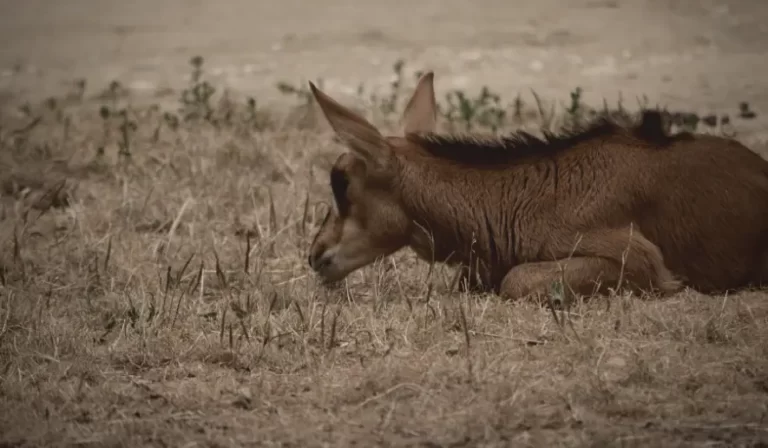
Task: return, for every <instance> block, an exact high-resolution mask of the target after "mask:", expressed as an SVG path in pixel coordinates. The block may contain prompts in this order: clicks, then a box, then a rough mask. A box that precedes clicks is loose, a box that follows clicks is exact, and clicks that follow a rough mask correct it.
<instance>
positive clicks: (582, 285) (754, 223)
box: [309, 85, 768, 298]
mask: <svg viewBox="0 0 768 448" xmlns="http://www.w3.org/2000/svg"><path fill="white" fill-rule="evenodd" d="M429 88H431V85H430V86H429ZM312 90H313V92H314V94H315V97H316V99H317V101H318V103H319V104H320V106H321V108H322V109H323V111H324V113H325V114H326V117H327V118H328V120H329V122H330V123H331V125H332V126H333V127H334V129H335V130H336V132H337V134H338V135H339V136H340V137H341V138H342V140H343V141H345V143H346V144H347V145H348V146H349V148H350V149H351V150H352V151H353V152H351V153H345V154H343V155H341V156H340V157H339V159H338V160H337V162H336V165H335V166H334V169H333V171H332V174H331V179H332V186H333V189H334V195H335V199H336V204H337V208H338V210H332V211H331V212H329V215H328V217H327V218H326V221H325V223H324V224H323V226H322V227H321V229H320V230H319V231H318V233H317V235H316V236H315V239H314V241H313V244H312V247H311V249H310V260H309V262H310V265H311V266H313V268H314V269H315V270H317V271H318V273H319V275H320V277H321V278H323V279H325V280H327V281H334V280H340V279H342V278H344V277H345V276H346V275H348V274H349V273H350V272H352V271H354V270H356V269H358V268H360V267H362V266H364V265H366V264H369V263H370V262H372V261H373V260H375V259H376V258H378V257H380V256H385V255H388V254H391V253H393V252H395V251H397V250H399V249H400V248H402V247H405V246H409V247H411V248H412V249H413V250H414V251H415V252H416V253H417V254H418V255H419V256H420V257H421V258H423V259H425V260H434V261H439V262H447V263H451V264H455V263H461V264H463V265H466V266H469V267H471V268H473V269H474V270H475V272H474V273H473V274H474V275H472V276H469V277H470V278H469V279H470V280H471V279H472V278H475V279H476V280H475V281H474V282H473V285H472V286H474V287H476V288H478V289H483V290H492V291H495V292H497V293H499V294H501V295H502V296H505V297H508V298H519V297H523V296H526V295H529V294H532V293H535V294H538V293H542V292H545V291H546V288H548V287H549V286H550V285H551V284H552V283H553V282H554V281H556V280H558V279H563V280H565V283H566V284H567V285H568V286H569V287H570V288H571V289H572V290H573V291H575V292H577V293H580V294H584V295H591V294H593V293H605V292H607V291H608V288H618V287H626V288H628V289H632V290H635V291H638V292H640V291H658V292H661V293H671V292H674V291H676V290H678V289H679V288H680V287H681V285H682V284H687V285H689V286H691V287H693V288H696V289H698V290H700V291H702V292H715V291H723V290H728V289H737V288H741V287H746V286H749V285H754V284H759V283H761V282H762V281H766V279H768V162H766V161H765V160H763V159H762V158H761V157H759V156H758V155H757V154H755V153H753V152H752V151H750V150H749V149H748V148H746V147H745V146H743V145H741V144H739V143H737V142H735V141H733V140H728V139H724V138H719V137H711V136H693V135H690V134H682V135H679V136H674V137H670V136H667V135H666V134H665V133H664V131H663V129H662V128H661V125H660V123H661V122H660V120H659V117H658V114H657V113H654V112H646V113H645V114H644V116H643V119H642V121H641V123H640V124H639V125H637V126H634V127H628V128H627V127H623V126H619V125H617V124H615V123H612V122H609V121H606V120H602V119H601V120H599V121H597V122H596V123H594V124H592V125H588V126H587V127H586V128H584V129H582V130H579V131H576V132H571V133H568V134H566V135H563V136H554V135H546V136H545V137H544V138H541V139H540V138H536V137H533V136H531V135H528V134H524V133H518V134H515V135H513V136H511V137H508V138H502V139H478V138H475V137H467V136H465V137H457V136H440V135H436V134H434V133H432V132H431V131H432V129H431V127H433V125H434V123H433V122H429V121H428V120H418V119H414V122H416V123H418V122H422V123H431V124H430V125H428V126H426V128H427V129H425V128H424V127H422V128H421V129H418V126H415V128H417V129H415V130H413V131H411V132H407V133H406V135H405V137H383V136H382V135H381V134H380V133H379V132H378V131H377V130H376V129H375V128H374V127H373V126H371V125H370V124H369V123H367V122H366V121H365V120H364V119H363V118H361V117H359V116H356V115H354V114H353V113H352V112H349V111H348V110H347V109H346V108H344V107H343V106H341V105H339V104H338V103H336V102H335V101H333V100H332V99H330V98H329V97H327V96H326V95H325V94H323V93H322V92H320V91H319V90H317V89H316V88H315V87H314V86H312ZM414 96H416V95H414ZM422 96H424V95H422ZM428 111H429V108H428V107H422V108H421V109H420V112H419V113H420V114H424V113H427V112H428ZM655 123H658V125H656V124H655ZM406 129H408V127H407V126H406Z"/></svg>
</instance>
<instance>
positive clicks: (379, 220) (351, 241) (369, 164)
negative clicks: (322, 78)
mask: <svg viewBox="0 0 768 448" xmlns="http://www.w3.org/2000/svg"><path fill="white" fill-rule="evenodd" d="M310 89H311V90H312V94H313V95H314V97H315V100H316V101H317V103H318V105H319V106H320V109H321V110H322V111H323V114H324V115H325V117H326V119H327V120H328V122H329V123H330V125H331V127H332V128H333V130H334V131H335V132H336V135H337V137H338V138H339V140H341V142H342V143H343V144H344V145H346V146H347V148H348V149H349V150H350V151H349V152H346V153H344V154H342V155H341V156H339V158H338V159H337V160H336V163H335V164H334V165H333V168H332V169H331V173H330V184H331V189H332V191H333V199H334V207H331V208H330V209H329V211H328V214H327V215H326V217H325V219H324V220H323V223H322V225H321V226H320V229H319V230H318V232H317V234H315V237H314V239H313V241H312V245H311V246H310V248H309V265H310V266H311V267H312V269H313V270H314V271H315V272H317V274H318V275H319V277H320V278H321V280H323V281H324V282H326V283H330V282H335V281H339V280H342V279H343V278H344V277H346V276H347V275H349V274H350V273H351V272H353V271H355V270H357V269H359V268H361V267H363V266H366V265H368V264H370V263H372V262H373V261H375V260H376V259H377V258H379V257H382V256H386V255H389V254H391V253H394V252H395V251H397V250H398V249H400V248H402V247H403V246H405V245H407V244H408V242H409V241H408V240H409V236H410V232H411V228H412V225H413V224H412V223H411V222H410V220H409V219H408V217H407V216H406V214H405V212H404V211H403V210H402V207H401V206H400V203H401V202H400V197H401V196H400V193H401V192H400V191H398V178H399V162H398V160H397V159H396V158H395V155H394V153H393V147H392V146H391V145H392V143H391V141H390V140H389V139H388V138H387V137H385V136H383V135H382V134H381V133H380V132H379V130H378V129H376V128H375V127H374V126H373V125H372V124H370V123H369V122H368V121H367V120H366V119H365V118H363V117H361V116H360V115H358V114H356V113H354V112H352V111H351V110H349V109H348V108H346V107H344V106H342V105H341V104H339V103H338V102H336V101H335V100H333V99H332V98H330V97H329V96H328V95H326V94H325V93H323V92H321V91H320V90H319V89H318V88H317V87H315V85H314V84H312V83H311V82H310ZM435 104H436V103H435V93H434V87H433V73H432V72H428V73H427V74H425V75H423V76H422V77H421V79H419V82H418V85H417V87H416V90H415V91H414V93H413V95H412V97H411V99H410V100H409V101H408V103H407V106H406V108H405V111H404V113H403V116H402V117H401V125H402V127H403V130H404V132H405V133H410V132H430V131H433V130H434V129H435V126H436V117H437V113H436V111H437V108H436V105H435Z"/></svg>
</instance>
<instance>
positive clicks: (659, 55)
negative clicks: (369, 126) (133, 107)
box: [0, 0, 768, 127]
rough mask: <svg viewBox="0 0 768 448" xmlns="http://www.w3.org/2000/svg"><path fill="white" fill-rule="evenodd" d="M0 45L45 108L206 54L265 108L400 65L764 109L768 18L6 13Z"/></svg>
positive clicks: (484, 1)
mask: <svg viewBox="0 0 768 448" xmlns="http://www.w3.org/2000/svg"><path fill="white" fill-rule="evenodd" d="M0 39H2V41H3V43H4V44H3V46H2V48H0V70H2V73H3V74H4V77H3V81H2V82H3V83H5V84H7V83H9V82H11V76H10V73H11V72H10V71H11V70H13V68H14V67H16V66H20V67H21V68H22V70H24V73H25V74H27V75H28V76H25V77H24V78H26V79H24V80H23V81H19V80H18V78H14V79H15V81H14V82H16V83H17V85H16V88H24V89H25V90H26V91H28V92H30V93H34V94H40V95H44V94H52V93H55V92H57V91H58V90H60V89H61V84H62V83H63V82H67V81H70V80H72V79H74V78H77V77H85V78H87V79H88V80H89V82H90V83H91V88H92V89H98V88H102V86H104V85H106V84H107V83H108V82H109V81H111V80H113V79H120V80H121V81H123V82H125V83H128V84H130V85H133V86H134V87H136V88H139V89H141V88H144V89H147V90H149V91H152V90H153V89H156V88H158V87H163V86H166V87H178V86H179V85H181V84H182V83H183V82H184V76H186V75H187V74H188V72H189V68H188V62H187V61H188V60H189V58H190V57H192V56H194V55H196V54H200V55H202V56H204V57H205V58H206V59H207V61H209V64H210V65H209V68H210V70H211V73H212V74H213V75H215V78H214V79H216V81H217V83H219V82H220V83H223V84H226V85H228V86H230V87H231V88H233V89H235V90H238V91H242V92H246V93H249V94H255V95H256V96H257V98H260V99H262V100H263V101H269V100H272V99H275V98H276V96H277V95H278V93H277V91H276V90H275V88H274V86H275V83H276V82H278V81H290V82H294V83H297V82H303V81H305V80H309V79H317V78H323V79H324V80H325V81H326V87H327V88H328V90H329V92H331V93H334V92H336V93H343V92H345V91H346V92H348V93H352V92H353V91H354V89H355V88H356V87H357V85H358V84H359V83H361V82H365V83H366V84H367V85H381V84H383V83H385V82H386V81H387V80H388V77H389V75H390V72H391V70H390V67H391V64H392V62H393V61H394V60H395V59H397V58H399V57H402V58H405V59H406V60H407V61H408V63H409V64H410V65H412V66H413V67H412V68H413V69H418V68H421V69H423V68H431V69H434V70H435V71H436V74H437V77H438V78H437V87H436V88H437V91H438V95H441V94H442V93H443V92H445V91H446V90H447V89H449V88H455V87H459V88H468V89H477V88H479V87H480V86H482V85H489V86H491V87H492V88H493V89H494V90H497V91H500V92H502V93H505V94H507V95H508V96H513V95H514V93H516V92H522V93H524V94H525V93H526V92H527V91H528V90H529V89H535V90H537V91H538V92H540V93H542V94H545V95H556V96H558V97H563V96H566V97H567V93H568V92H569V91H571V90H572V89H573V88H574V87H576V86H581V87H582V88H583V89H584V92H585V100H586V101H588V102H590V101H591V102H596V103H599V102H600V101H601V97H607V98H616V97H617V96H618V93H619V91H621V92H623V94H624V97H625V98H627V100H628V101H634V98H635V97H636V96H638V95H642V94H645V95H648V97H649V99H650V100H651V102H652V103H657V102H658V103H660V104H663V105H668V106H670V107H684V108H688V109H693V110H695V111H700V112H708V111H710V112H721V111H722V112H733V111H734V110H735V109H736V107H737V105H738V102H739V101H750V102H751V103H752V104H754V106H755V109H757V110H760V109H763V110H765V109H768V89H766V86H767V85H768V79H766V76H765V73H766V72H767V71H768V67H767V64H768V57H766V56H768V3H766V2H761V1H751V0H729V1H714V0H702V1H697V2H687V1H677V0H636V1H628V0H624V1H622V0H569V1H561V0H541V1H536V2H522V1H518V2H515V1H510V0H481V1H478V2H472V3H471V4H470V3H469V2H464V1H459V0H443V1H438V0H423V1H402V0H392V1H387V2H373V1H370V0H328V1H324V2H323V3H322V4H319V3H318V4H317V5H313V6H309V5H308V4H307V3H306V2H303V1H298V0H285V1H281V2H279V3H275V2H266V1H246V0H222V1H218V2H203V1H192V0H183V1H180V0H164V1H162V2H155V1H148V0H135V1H131V2H116V1H111V2H107V1H93V0H71V1H67V2H51V1H43V0H25V1H24V2H17V1H12V0H3V1H2V2H1V3H0ZM19 83H20V84H22V85H19ZM219 85H221V84H219ZM761 123H764V122H763V121H762V120H761ZM756 126H757V125H756ZM763 127H764V126H763Z"/></svg>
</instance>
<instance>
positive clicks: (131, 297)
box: [0, 0, 768, 447]
mask: <svg viewBox="0 0 768 448" xmlns="http://www.w3.org/2000/svg"><path fill="white" fill-rule="evenodd" d="M294 3H295V4H294ZM41 5H42V2H38V1H25V2H2V3H0V10H2V14H0V17H2V18H1V19H0V21H2V25H3V26H2V27H0V37H2V38H3V39H4V41H5V42H9V44H8V45H6V46H5V47H3V49H2V50H0V63H2V64H4V67H3V68H5V69H7V70H8V71H7V72H5V75H4V77H3V80H2V83H3V87H4V88H5V90H4V92H5V94H4V95H3V114H2V117H0V169H1V171H0V195H1V196H2V197H1V200H0V245H2V247H1V249H0V375H1V377H0V378H1V379H0V442H2V444H5V445H7V446H72V445H79V446H82V445H98V446H168V445H170V446H181V445H184V446H197V445H205V446H232V445H258V446H276V445H280V446H351V445H362V446H510V445H512V446H681V447H682V446H701V445H711V446H755V447H757V446H765V444H768V422H766V413H768V405H767V403H768V361H767V360H768V352H766V347H768V345H767V344H766V342H767V341H768V301H767V300H766V299H767V298H768V297H766V293H765V292H759V291H758V292H744V293H741V294H737V295H729V296H719V297H711V296H704V295H700V294H697V293H695V292H692V291H687V292H685V293H682V294H679V295H677V296H675V297H673V298H671V299H668V300H663V301H649V300H644V299H642V298H637V297H613V298H610V299H609V300H595V301H591V302H589V303H586V304H576V305H574V306H573V307H572V308H571V309H570V311H569V312H567V313H564V312H558V313H557V314H553V312H552V311H551V310H549V309H547V308H546V307H540V306H538V305H535V304H532V303H516V304H511V303H504V302H501V301H500V300H499V299H498V298H497V297H494V296H478V295H470V296H467V295H462V294H459V293H452V292H451V291H450V290H449V288H448V285H449V282H450V279H451V276H452V272H451V271H449V270H447V269H442V268H439V267H438V268H436V270H435V271H434V272H432V273H431V274H430V271H429V267H428V266H426V265H425V264H424V263H421V262H419V261H417V260H415V257H414V256H413V255H412V254H410V253H408V252H404V253H401V254H398V255H397V256H395V257H392V258H391V259H387V260H384V261H382V262H381V263H380V264H377V265H376V266H372V267H370V268H366V269H364V270H362V271H361V272H359V273H356V274H354V275H352V276H350V278H349V281H348V282H347V286H346V288H344V289H342V290H339V291H327V290H324V289H322V288H320V287H319V286H318V285H316V283H315V280H314V278H313V277H312V275H311V274H310V273H309V269H308V267H307V265H306V248H307V246H308V244H309V242H310V241H309V238H310V237H311V235H312V233H313V232H314V229H315V226H316V225H318V223H319V220H320V219H321V217H322V216H323V215H322V213H323V207H324V206H325V205H326V204H324V202H327V201H330V200H331V196H330V192H329V188H328V186H327V180H326V176H327V168H328V166H329V164H330V162H331V161H332V160H333V159H334V158H335V156H336V155H337V154H338V153H339V151H341V150H342V148H340V147H339V146H338V145H337V144H336V143H334V142H333V141H332V139H331V134H330V133H329V132H328V129H327V126H325V125H324V124H323V123H322V122H321V121H319V122H318V121H317V120H316V117H313V116H312V115H311V114H309V115H308V114H307V109H304V108H301V107H298V108H297V105H299V106H300V105H301V104H302V101H303V97H302V96H301V93H299V94H298V95H297V94H295V93H291V94H290V95H289V96H290V98H286V96H285V95H282V94H281V93H280V91H278V89H276V88H275V85H276V84H277V83H278V82H281V81H282V82H287V83H288V84H290V85H292V86H301V85H303V84H302V83H301V81H302V79H316V78H323V80H324V82H325V86H326V87H327V89H328V91H329V92H330V93H332V94H335V93H339V94H342V93H346V94H347V96H346V98H348V99H349V102H350V104H354V101H358V103H357V104H358V105H359V106H360V107H361V108H364V109H365V110H366V111H367V112H368V113H370V114H372V115H373V116H374V118H376V119H377V120H378V122H382V121H384V120H385V119H388V120H389V122H388V123H387V124H388V125H393V123H392V120H391V119H392V115H391V111H390V106H391V105H390V104H389V103H388V101H389V98H390V97H389V94H390V93H391V92H390V90H389V87H388V83H389V82H390V81H391V79H392V76H393V74H392V69H391V65H392V63H393V62H394V61H395V60H396V59H397V58H401V57H402V58H405V60H406V61H407V64H406V66H405V73H404V75H403V77H402V80H403V81H402V82H403V83H404V86H403V87H404V88H405V89H406V91H407V89H408V88H409V87H412V85H413V84H412V81H411V80H412V74H413V71H415V70H420V69H425V68H431V69H434V70H435V71H436V83H437V90H438V95H440V96H441V99H442V101H441V102H442V106H443V107H444V108H445V109H444V112H447V111H449V110H450V108H449V107H448V105H447V100H445V99H444V98H442V97H443V96H444V95H445V94H447V93H449V92H450V91H451V90H452V89H460V91H461V92H462V93H463V94H464V95H465V96H466V98H469V99H476V98H479V97H478V96H477V93H478V92H479V91H480V88H481V87H482V86H484V85H488V86H489V87H490V89H491V94H493V93H498V92H500V93H498V94H499V95H500V97H501V100H500V101H499V103H498V104H497V103H494V102H493V100H492V99H490V100H489V99H487V98H486V100H484V101H485V102H482V103H472V104H474V105H473V106H472V107H473V108H472V110H473V111H474V113H473V114H472V116H471V117H470V118H468V119H467V120H464V119H463V118H462V117H463V115H461V112H460V109H461V108H458V109H455V110H453V111H454V112H455V114H454V115H451V117H453V118H451V120H447V121H451V123H450V124H454V125H456V126H459V127H461V126H464V125H466V123H472V124H473V126H475V128H476V129H479V130H483V131H488V130H489V129H490V128H493V127H494V126H497V127H499V128H500V129H501V130H510V129H513V128H516V127H522V126H525V127H538V126H541V124H542V122H541V116H540V112H541V110H540V109H539V107H538V105H537V104H536V101H535V99H534V97H533V96H532V95H531V93H530V91H529V90H528V89H530V88H532V89H534V90H536V91H537V92H538V93H539V94H540V97H541V98H543V100H544V102H545V104H544V106H545V107H543V108H542V109H543V110H544V112H545V113H546V112H548V111H549V110H550V109H549V105H550V104H551V103H552V102H553V101H554V102H555V104H557V105H558V107H557V109H556V115H557V116H558V117H573V116H575V114H582V113H587V112H588V108H587V105H589V106H592V107H594V108H595V109H596V110H599V109H600V108H601V107H602V98H603V97H605V98H606V102H607V104H608V105H609V107H610V108H612V109H615V108H616V107H617V103H618V92H619V91H621V92H623V94H622V95H623V101H624V105H625V107H626V108H627V110H629V109H633V108H635V109H636V106H637V104H636V101H635V98H636V96H637V97H642V95H646V96H647V97H648V101H649V103H650V104H655V103H660V104H662V105H667V106H669V107H670V109H671V110H673V111H680V112H686V113H689V112H695V113H697V114H698V115H697V117H698V118H699V121H698V124H697V130H698V131H699V132H729V133H733V132H735V133H736V136H737V138H739V139H741V140H742V141H744V142H745V143H746V144H747V145H749V146H750V147H751V148H753V149H754V150H755V151H757V152H761V153H762V154H764V155H765V154H766V150H768V145H766V141H768V139H767V138H766V135H767V134H765V129H766V118H765V114H764V113H763V112H764V111H766V110H767V109H768V96H766V95H765V92H766V87H768V84H767V81H766V79H765V76H764V75H763V74H764V73H765V72H766V70H765V69H766V67H765V64H766V63H767V62H766V61H768V58H766V57H765V56H766V51H768V50H766V49H767V48H768V46H766V42H768V39H766V36H767V35H768V32H767V31H766V27H765V25H764V24H763V23H764V20H762V19H761V17H762V18H765V14H766V8H765V6H763V5H761V4H760V3H759V2H747V1H730V2H726V3H722V2H708V1H705V2H700V3H698V4H696V5H690V4H686V5H683V4H682V2H672V1H665V2H656V1H650V0H648V1H644V2H638V3H634V2H633V3H631V4H630V2H622V1H591V0H590V1H578V2H569V3H568V6H567V7H565V6H561V5H562V2H549V1H545V2H540V3H539V4H537V6H535V7H534V6H530V5H528V6H526V5H520V6H511V5H509V4H508V2H500V1H488V2H486V3H485V4H484V6H483V7H482V8H481V7H476V6H472V7H470V6H468V5H469V4H467V3H462V2H448V3H446V2H440V3H436V2H422V3H418V4H414V3H413V2H394V3H386V4H385V3H380V4H375V3H373V2H346V1H341V0H334V1H331V2H325V3H324V4H323V6H322V7H320V6H318V7H313V8H307V7H306V5H304V4H301V5H300V4H299V3H296V2H282V3H280V4H279V5H277V4H275V5H270V6H269V7H267V6H258V5H256V6H254V4H253V3H251V2H237V1H234V0H232V1H229V2H225V3H220V4H217V6H216V7H213V6H210V5H207V4H203V3H194V2H193V3H189V4H187V3H184V5H183V6H182V5H181V3H179V4H174V3H173V2H166V3H163V4H162V5H160V6H157V4H152V5H154V6H152V5H150V4H146V2H127V3H126V2H123V3H120V4H114V5H109V6H104V5H102V3H99V2H91V1H86V0H78V1H75V2H67V4H66V5H64V4H63V3H62V4H61V5H60V4H59V3H53V4H48V3H46V5H45V7H44V8H43V7H42V6H41ZM302 5H303V6H302ZM97 12H98V14H97ZM95 17H98V20H97V19H96V18H95ZM310 18H312V20H310ZM196 54H200V55H204V56H205V57H206V60H205V64H204V68H205V73H204V76H203V78H202V80H205V81H207V82H209V83H210V85H211V86H213V87H215V88H216V91H215V92H216V93H215V95H214V99H212V100H211V101H207V100H206V101H202V100H200V99H199V98H197V97H196V98H197V99H192V100H190V101H188V103H187V104H186V105H185V106H184V110H183V111H179V110H178V109H179V107H180V98H181V97H182V93H181V91H182V89H184V88H189V87H190V85H189V79H188V77H190V76H191V69H190V66H189V59H190V57H191V56H194V55H196ZM77 78H84V79H86V81H87V83H86V84H85V85H77V84H76V83H75V84H72V81H75V80H76V79H77ZM113 80H119V81H120V84H115V85H113V86H112V88H111V89H110V88H109V83H110V82H111V81H113ZM65 82H66V83H68V84H67V85H64V84H65ZM359 84H363V87H364V88H365V89H364V94H363V95H361V96H358V95H356V91H357V87H358V85H359ZM197 85H198V86H200V85H202V84H197ZM577 86H578V87H581V88H582V94H581V96H579V102H578V104H577V105H579V106H580V107H583V109H580V108H576V111H575V112H573V113H569V112H567V111H566V109H569V108H572V107H573V105H574V104H573V99H572V98H571V97H570V96H569V94H570V93H573V92H574V88H575V87H577ZM224 87H228V88H230V89H231V90H232V94H231V96H230V101H224V102H222V101H221V93H222V91H223V90H224ZM124 89H128V90H124ZM201 89H202V87H201ZM201 92H203V91H202V90H200V91H198V93H201ZM518 92H520V93H521V97H522V99H523V101H524V103H525V104H523V105H520V106H519V107H517V106H516V105H515V104H516V100H515V98H516V95H517V93H518ZM371 93H375V94H376V97H375V98H374V99H371ZM340 96H341V97H342V98H344V95H340ZM577 96H578V95H577ZM47 97H52V99H53V100H52V101H51V100H48V101H46V100H45V99H46V98H47ZM248 97H252V98H253V99H254V101H253V102H252V103H251V102H249V101H248ZM398 98H399V99H402V97H398ZM187 99H189V98H187ZM452 100H453V101H459V99H458V97H457V96H455V94H454V96H453V97H452ZM741 102H748V106H749V107H748V110H749V111H754V113H755V116H754V117H749V116H748V115H749V114H746V113H745V111H743V110H740V109H739V103H741ZM151 103H157V104H159V105H160V106H156V107H150V106H148V104H151ZM273 104H274V107H273V106H272V105H273ZM395 106H396V107H394V108H393V109H394V113H395V114H396V113H397V111H398V107H399V106H398V105H395ZM289 108H290V111H288V113H286V110H287V109H289ZM499 110H503V111H504V112H505V115H504V118H503V119H501V120H500V121H494V120H497V118H498V114H497V112H498V111H499ZM708 114H714V115H715V117H716V120H715V125H714V126H710V125H708V124H707V123H706V120H705V117H706V116H707V115H708ZM724 114H728V116H729V121H728V122H727V123H723V121H722V115H724ZM690 116H691V115H690V114H687V115H686V114H678V116H677V118H674V117H673V118H674V119H679V121H680V123H679V124H680V125H681V126H682V125H686V126H687V125H688V124H687V123H688V122H687V121H686V120H688V121H690ZM444 118H445V117H444ZM555 315H556V316H557V319H555Z"/></svg>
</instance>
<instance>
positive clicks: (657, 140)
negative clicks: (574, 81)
mask: <svg viewBox="0 0 768 448" xmlns="http://www.w3.org/2000/svg"><path fill="white" fill-rule="evenodd" d="M615 134H626V135H632V136H634V137H635V138H637V139H639V140H641V141H645V142H647V143H650V144H653V145H656V146H665V145H666V144H667V143H669V142H670V141H672V140H673V139H674V138H676V137H670V136H669V135H668V134H667V133H666V130H665V129H664V127H663V123H662V116H661V113H660V112H659V111H656V110H644V111H643V112H642V116H641V120H640V121H639V122H638V123H636V124H634V125H631V126H625V125H622V124H619V123H618V122H617V121H616V120H614V119H612V118H609V117H606V116H598V117H597V118H596V119H595V120H594V121H592V122H589V123H587V124H585V125H582V126H580V127H578V128H576V129H573V130H569V131H565V132H562V133H560V134H559V135H558V134H555V133H553V132H549V131H544V132H543V136H542V137H537V136H535V135H533V134H530V133H528V132H525V131H518V132H515V133H513V134H511V135H507V136H503V137H477V136H472V135H462V134H454V135H441V134H437V133H426V134H413V133H411V134H408V135H407V136H406V138H407V139H408V140H409V141H411V142H414V143H416V144H418V145H420V146H421V147H423V148H424V149H426V150H427V151H428V152H429V153H430V154H432V155H433V156H435V157H438V158H441V159H446V160H450V161H453V162H457V163H462V164H467V165H495V164H504V163H513V162H516V161H522V160H524V159H529V158H533V157H535V158H541V157H552V156H554V155H556V154H558V153H560V152H562V151H567V150H568V149H570V148H572V147H573V146H575V145H577V144H579V143H582V142H585V141H588V140H592V139H596V138H600V137H606V136H610V135H615ZM679 137H683V136H682V135H681V136H679Z"/></svg>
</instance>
